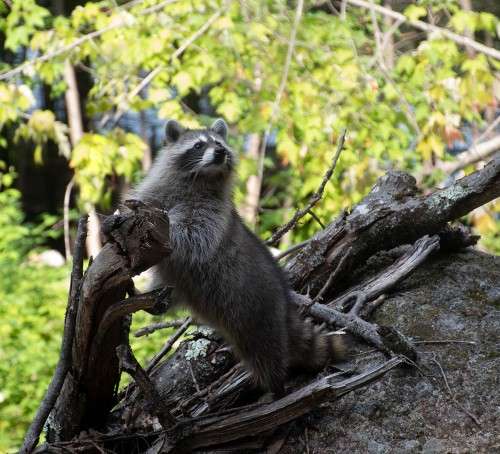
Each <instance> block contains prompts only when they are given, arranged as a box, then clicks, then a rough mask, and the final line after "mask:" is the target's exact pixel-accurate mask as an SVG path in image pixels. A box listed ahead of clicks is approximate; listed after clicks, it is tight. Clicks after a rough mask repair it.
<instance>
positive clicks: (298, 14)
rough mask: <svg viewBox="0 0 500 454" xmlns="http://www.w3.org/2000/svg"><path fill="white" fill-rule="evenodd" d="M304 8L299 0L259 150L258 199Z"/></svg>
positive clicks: (302, 2)
mask: <svg viewBox="0 0 500 454" xmlns="http://www.w3.org/2000/svg"><path fill="white" fill-rule="evenodd" d="M303 8H304V0H298V1H297V7H296V9H295V18H294V21H293V25H292V30H291V32H290V39H289V40H288V49H287V53H286V58H285V64H284V66H283V72H282V74H281V81H280V84H279V87H278V91H277V92H276V97H275V98H274V102H273V105H272V108H271V116H270V118H269V122H268V125H267V128H266V131H265V132H264V137H263V138H262V142H261V144H260V152H259V163H258V172H257V178H258V184H259V187H258V188H257V193H258V194H257V195H258V197H257V200H258V199H259V198H260V191H261V187H262V178H263V176H264V158H265V156H266V147H267V141H268V140H269V136H270V134H271V130H272V128H273V124H274V121H275V120H276V116H277V115H278V112H279V108H280V103H281V98H282V97H283V93H284V92H285V87H286V83H287V81H288V73H289V71H290V65H291V63H292V57H293V53H294V51H295V44H296V40H297V30H298V28H299V24H300V20H301V18H302V11H303Z"/></svg>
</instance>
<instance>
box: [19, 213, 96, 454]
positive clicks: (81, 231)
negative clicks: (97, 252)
mask: <svg viewBox="0 0 500 454" xmlns="http://www.w3.org/2000/svg"><path fill="white" fill-rule="evenodd" d="M86 237H87V217H86V216H85V217H83V218H81V219H80V220H79V221H78V230H77V235H76V241H75V253H74V255H73V269H72V271H71V280H70V290H69V298H68V307H67V309H66V316H65V319H64V333H63V339H62V343H61V354H60V356H59V362H58V364H57V367H56V370H55V372H54V376H53V377H52V380H51V382H50V384H49V386H48V388H47V391H46V393H45V396H44V398H43V400H42V402H41V404H40V407H39V408H38V410H37V412H36V415H35V417H34V418H33V422H32V423H31V425H30V427H29V429H28V431H27V432H26V435H25V437H24V442H23V445H22V447H21V450H20V452H21V453H23V454H24V453H26V454H28V453H30V452H31V451H32V450H33V449H34V447H35V446H36V444H37V443H38V438H39V437H40V433H41V432H42V429H43V426H44V424H45V422H46V421H47V418H48V416H49V414H50V412H51V411H52V408H54V404H55V403H56V400H57V397H58V395H59V393H60V392H61V388H62V386H63V383H64V380H65V378H66V374H67V373H68V370H69V368H70V367H71V360H72V354H71V347H72V344H73V337H74V335H75V320H76V315H77V311H78V299H79V297H80V293H79V292H80V285H81V280H82V276H83V256H84V253H85V239H86Z"/></svg>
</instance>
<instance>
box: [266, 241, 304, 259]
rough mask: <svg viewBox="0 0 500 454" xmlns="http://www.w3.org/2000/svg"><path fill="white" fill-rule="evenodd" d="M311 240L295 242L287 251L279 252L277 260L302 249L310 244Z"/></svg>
mask: <svg viewBox="0 0 500 454" xmlns="http://www.w3.org/2000/svg"><path fill="white" fill-rule="evenodd" d="M309 241H310V240H305V241H302V243H298V244H294V245H293V246H291V247H289V248H288V249H287V250H286V251H283V252H280V253H279V254H277V255H276V256H275V257H274V258H275V259H276V260H281V259H282V258H285V257H286V256H288V255H290V254H293V253H294V252H298V251H300V250H301V249H302V248H304V247H305V246H307V245H308V244H309Z"/></svg>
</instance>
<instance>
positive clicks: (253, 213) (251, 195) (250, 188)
mask: <svg viewBox="0 0 500 454" xmlns="http://www.w3.org/2000/svg"><path fill="white" fill-rule="evenodd" d="M248 156H249V157H250V158H251V159H253V160H254V162H255V164H256V167H258V165H259V159H260V136H259V134H250V137H249V147H248ZM261 185H262V181H261V178H260V177H259V175H258V173H256V174H254V175H250V177H249V178H248V181H247V196H246V198H245V202H244V204H243V207H242V209H241V217H242V218H243V220H244V221H245V222H246V223H247V225H248V226H249V227H250V228H251V229H254V228H255V226H256V224H257V217H258V214H259V199H260V188H261Z"/></svg>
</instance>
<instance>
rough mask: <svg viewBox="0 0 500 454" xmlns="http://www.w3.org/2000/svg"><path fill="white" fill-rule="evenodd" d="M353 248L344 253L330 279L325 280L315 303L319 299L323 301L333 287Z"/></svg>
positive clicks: (315, 298)
mask: <svg viewBox="0 0 500 454" xmlns="http://www.w3.org/2000/svg"><path fill="white" fill-rule="evenodd" d="M351 250H352V248H349V249H348V250H347V251H346V252H345V253H344V254H343V255H342V258H341V259H340V260H339V261H338V263H337V266H336V267H335V269H334V270H333V271H332V272H331V273H330V276H328V279H327V280H326V282H325V285H323V287H321V290H320V291H319V292H318V294H317V295H316V296H315V297H314V299H313V303H316V302H318V301H321V299H322V298H323V296H324V295H325V293H326V292H327V291H328V290H329V289H330V288H331V286H332V284H333V283H334V282H335V279H336V278H337V276H338V275H339V273H340V272H341V271H342V269H343V268H344V263H345V262H346V260H347V258H348V257H349V253H350V252H351Z"/></svg>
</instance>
